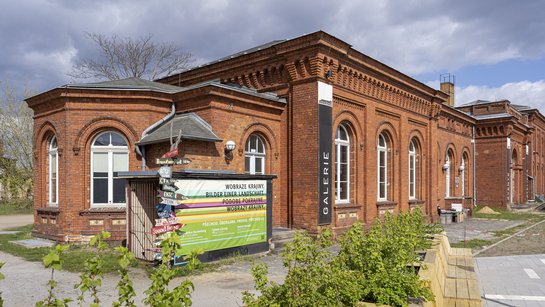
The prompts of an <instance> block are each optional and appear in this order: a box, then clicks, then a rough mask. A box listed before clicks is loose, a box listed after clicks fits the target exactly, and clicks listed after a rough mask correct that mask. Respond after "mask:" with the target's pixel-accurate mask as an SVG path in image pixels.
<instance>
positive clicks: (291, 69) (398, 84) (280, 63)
mask: <svg viewBox="0 0 545 307" xmlns="http://www.w3.org/2000/svg"><path fill="white" fill-rule="evenodd" d="M445 86H446V87H445V88H443V87H442V90H436V89H433V88H430V87H428V86H426V85H425V84H422V83H420V82H418V81H416V80H414V79H412V78H410V77H408V76H407V75H405V74H403V73H401V72H399V71H397V70H395V69H393V68H390V67H388V66H387V65H385V64H383V63H380V62H378V61H376V60H374V59H372V58H370V57H368V56H366V55H364V54H362V53H360V52H359V51H357V50H355V49H353V48H352V47H351V46H350V45H349V44H347V43H346V42H343V41H341V40H339V39H337V38H335V37H333V36H331V35H329V34H327V33H325V32H321V31H320V32H316V33H312V34H309V35H305V36H302V37H298V38H295V39H291V40H284V41H274V42H271V43H269V44H265V45H262V46H258V47H255V48H252V49H249V50H246V51H243V52H241V53H238V54H234V55H232V56H229V57H226V58H224V59H220V60H217V61H215V62H212V63H209V64H207V65H203V66H200V67H197V68H194V69H192V70H189V71H186V72H183V73H180V74H177V75H173V76H169V77H166V78H163V79H161V80H157V81H155V82H151V81H144V80H139V79H126V80H119V81H108V82H99V83H88V84H72V85H67V86H63V87H59V88H56V89H52V90H50V91H48V92H45V93H43V94H40V95H37V96H35V97H32V98H29V99H28V100H27V102H28V104H29V106H30V107H31V108H32V109H33V110H34V114H35V126H34V127H35V128H34V129H35V131H34V144H35V149H34V159H35V160H34V161H35V165H36V167H35V173H34V178H35V198H34V205H35V209H36V210H35V227H34V234H35V235H37V236H41V237H47V238H52V239H56V240H60V241H77V240H81V239H82V238H84V237H85V236H89V235H92V234H94V233H96V232H97V231H100V230H108V231H110V232H112V233H113V235H114V239H118V240H122V239H123V238H124V237H125V231H126V199H125V193H124V183H123V181H122V180H120V179H119V178H117V173H118V172H121V171H127V170H129V171H149V170H152V171H153V170H157V169H158V165H156V164H155V159H156V158H158V157H160V156H161V155H162V154H163V153H165V152H166V151H168V149H169V148H170V142H169V140H170V139H171V135H170V134H169V133H167V132H165V131H169V129H168V127H170V126H172V127H174V129H172V128H171V129H170V130H174V131H178V130H180V129H181V130H182V142H181V145H180V146H179V149H180V152H181V154H182V155H183V156H184V157H187V158H189V159H191V160H192V163H191V165H188V166H176V167H175V170H180V169H183V168H191V169H198V170H207V171H234V172H236V173H248V174H275V175H277V179H276V180H275V181H274V188H273V225H274V227H286V228H297V229H307V230H309V231H311V232H315V231H317V230H318V228H319V227H320V226H322V225H330V226H331V227H332V228H333V229H334V230H336V231H339V232H341V231H343V230H344V229H346V228H347V227H349V226H350V225H352V224H353V223H354V222H356V221H363V222H364V223H367V224H369V223H371V222H372V221H373V220H374V219H376V218H380V217H381V216H383V215H384V214H385V213H386V212H392V213H397V212H402V211H408V210H411V209H412V208H416V207H419V208H421V209H422V211H423V212H424V213H425V214H426V215H427V216H428V217H429V219H430V220H432V221H435V220H438V216H437V207H438V206H439V207H441V208H450V206H451V205H452V204H453V203H460V204H462V205H463V206H464V207H465V208H468V209H470V208H472V206H473V205H474V204H475V199H474V198H475V196H478V195H482V197H483V198H479V199H478V200H479V201H480V200H485V199H488V200H489V201H490V204H491V205H497V206H502V205H503V206H506V205H507V204H508V202H504V203H501V201H500V202H496V199H500V198H502V199H503V198H505V197H506V195H500V194H501V193H499V191H497V189H496V191H495V192H498V193H499V194H498V195H495V194H494V192H492V191H487V192H484V191H483V192H481V191H480V189H481V187H482V188H483V189H486V186H487V184H488V183H485V182H484V181H485V180H484V179H483V182H482V183H481V182H480V181H479V179H480V178H481V176H486V175H479V172H484V173H487V172H488V173H489V174H490V176H494V174H493V173H492V172H491V171H492V170H491V169H490V168H488V169H487V168H486V167H485V166H479V163H481V160H480V158H482V159H483V160H484V163H486V162H489V163H493V162H491V161H494V160H495V159H502V157H501V153H500V152H498V151H493V149H492V148H488V149H485V147H486V146H487V145H484V144H485V143H486V142H496V143H501V142H502V140H500V139H498V140H496V139H494V140H492V138H488V137H483V135H482V131H484V130H486V131H488V130H487V129H488V128H486V129H485V127H489V126H487V125H488V124H486V123H487V120H488V118H480V117H479V115H478V114H476V113H475V112H476V111H475V110H474V109H471V108H472V106H465V107H462V108H454V107H453V92H451V91H449V90H448V89H453V84H451V83H448V84H445ZM509 110H511V111H510V112H512V113H513V114H515V115H513V116H515V118H516V120H515V119H513V120H514V121H515V122H518V121H523V122H524V123H523V122H521V123H520V125H518V126H517V124H513V125H512V126H510V127H512V130H509V131H516V136H515V134H513V136H511V138H512V139H513V141H512V144H513V146H515V145H514V144H517V146H518V147H517V156H516V159H511V160H509V161H515V162H514V164H513V170H514V171H516V176H518V177H516V178H519V179H517V180H518V181H516V182H515V184H516V185H520V187H519V186H517V188H515V190H514V191H518V193H519V194H514V195H515V196H513V197H512V198H510V199H509V201H510V202H511V203H522V202H525V201H526V199H528V198H529V196H530V195H533V193H537V192H538V191H542V190H543V189H542V186H543V185H544V182H543V180H542V179H541V178H542V177H539V178H538V176H536V175H534V174H537V173H539V172H543V159H542V157H541V156H539V154H535V155H534V154H532V155H531V158H530V159H531V160H530V159H527V158H525V157H523V156H521V154H522V153H523V150H524V147H523V145H526V144H528V143H529V142H530V140H531V144H535V145H532V146H534V147H535V146H537V144H540V146H541V145H543V144H542V143H543V142H542V141H541V140H542V137H543V136H542V134H539V135H538V133H543V131H544V130H545V129H541V128H540V129H541V130H539V129H536V128H532V127H534V125H536V126H540V127H545V126H544V125H543V124H544V121H543V116H541V114H539V112H537V111H536V110H521V109H520V108H519V109H518V110H517V108H515V107H512V106H511V109H509ZM515 111H516V112H515ZM477 113H478V112H477ZM521 114H524V115H521ZM516 116H519V117H520V118H517V117H516ZM523 126H524V127H523ZM523 128H524V129H527V130H528V131H530V132H528V133H529V134H528V133H527V134H528V137H525V136H524V135H525V134H524V133H522V132H520V135H519V130H520V129H522V130H524V129H523ZM483 129H484V130H483ZM517 129H519V130H517ZM522 130H521V131H522ZM492 131H494V129H492ZM538 131H539V132H538ZM480 133H481V134H480ZM498 133H499V131H498ZM502 133H507V130H503V131H502ZM510 133H511V132H510ZM512 133H515V132H512ZM228 142H229V143H230V144H232V143H234V144H235V149H234V151H233V152H228V151H227V149H226V144H227V143H228ZM480 142H484V143H482V144H480ZM534 147H532V148H534ZM504 148H505V147H504ZM481 150H489V152H490V154H492V155H494V157H491V158H487V157H485V156H484V154H482V153H481V152H480V151H481ZM521 150H522V151H521ZM540 152H543V151H540ZM504 153H507V151H504ZM519 157H520V160H518V159H519ZM502 161H503V160H502ZM505 161H507V160H505ZM521 161H528V163H529V165H530V166H531V169H532V170H531V172H530V173H528V174H529V175H527V176H526V175H525V174H524V172H523V171H521V170H520V169H519V168H520V167H521V165H524V163H526V162H521ZM509 163H511V162H509ZM540 163H541V164H540ZM494 165H496V164H494ZM507 165H511V164H507ZM507 165H504V167H505V170H507ZM479 167H480V168H479ZM497 167H498V168H501V167H503V166H501V165H497ZM475 170H476V171H477V172H475ZM475 174H478V175H477V180H475ZM524 176H526V177H524ZM531 176H533V177H532V179H531V181H532V183H531V184H530V186H531V191H529V192H528V193H521V191H522V190H523V187H524V184H523V183H522V182H527V180H528V178H530V177H531ZM510 178H515V177H510ZM525 178H526V179H525ZM494 180H497V181H498V182H502V180H506V179H505V178H503V179H502V178H499V179H498V178H496V177H494ZM506 182H507V181H506ZM476 189H477V190H476ZM511 191H512V190H511ZM476 192H477V193H476ZM486 193H489V194H490V195H489V194H486ZM493 194H494V195H493ZM505 199H506V198H505ZM506 201H507V199H506Z"/></svg>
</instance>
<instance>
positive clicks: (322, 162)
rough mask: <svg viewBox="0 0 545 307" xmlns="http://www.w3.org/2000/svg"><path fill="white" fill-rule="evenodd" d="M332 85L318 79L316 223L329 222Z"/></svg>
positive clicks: (331, 158) (331, 164)
mask: <svg viewBox="0 0 545 307" xmlns="http://www.w3.org/2000/svg"><path fill="white" fill-rule="evenodd" d="M332 104H333V86H332V85H329V84H327V83H324V82H320V81H318V225H327V224H331V214H332V212H331V208H332V207H331V201H332V200H331V193H332V191H331V190H332V182H331V179H332V177H331V172H332V170H333V166H334V161H333V155H332V154H331V142H332V139H331V138H332V137H331V134H332V122H331V117H332Z"/></svg>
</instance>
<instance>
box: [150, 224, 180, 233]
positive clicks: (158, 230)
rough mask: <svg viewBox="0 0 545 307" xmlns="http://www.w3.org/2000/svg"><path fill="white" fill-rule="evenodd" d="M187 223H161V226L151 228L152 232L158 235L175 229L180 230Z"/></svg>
mask: <svg viewBox="0 0 545 307" xmlns="http://www.w3.org/2000/svg"><path fill="white" fill-rule="evenodd" d="M184 226H185V224H174V225H161V226H155V227H153V228H152V229H151V234H153V235H158V234H162V233H166V232H170V231H174V230H178V229H180V228H182V227H184Z"/></svg>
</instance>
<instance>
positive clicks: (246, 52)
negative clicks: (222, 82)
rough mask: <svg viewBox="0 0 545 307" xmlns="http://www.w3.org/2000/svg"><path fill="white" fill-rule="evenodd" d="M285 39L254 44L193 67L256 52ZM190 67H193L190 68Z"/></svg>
mask: <svg viewBox="0 0 545 307" xmlns="http://www.w3.org/2000/svg"><path fill="white" fill-rule="evenodd" d="M285 41H287V39H279V40H274V41H270V42H268V43H265V44H263V45H259V46H255V47H252V48H250V49H246V50H243V51H240V52H237V53H233V54H231V55H228V56H226V57H223V58H220V59H217V60H214V61H211V62H208V63H205V64H202V65H199V66H197V67H195V68H199V67H204V66H208V65H211V64H215V63H219V62H223V61H226V60H229V59H234V58H236V57H239V56H242V55H246V54H250V53H253V52H257V51H260V50H263V49H267V48H269V47H272V46H274V45H277V44H280V43H283V42H285ZM192 69H194V68H192Z"/></svg>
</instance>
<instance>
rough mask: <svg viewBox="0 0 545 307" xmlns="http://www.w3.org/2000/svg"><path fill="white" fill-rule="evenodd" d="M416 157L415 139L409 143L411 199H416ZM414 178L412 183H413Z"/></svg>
mask: <svg viewBox="0 0 545 307" xmlns="http://www.w3.org/2000/svg"><path fill="white" fill-rule="evenodd" d="M416 155H417V147H416V144H415V141H414V139H412V140H411V142H410V143H409V199H416V183H417V181H418V180H417V178H416ZM411 178H412V181H411Z"/></svg>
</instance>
